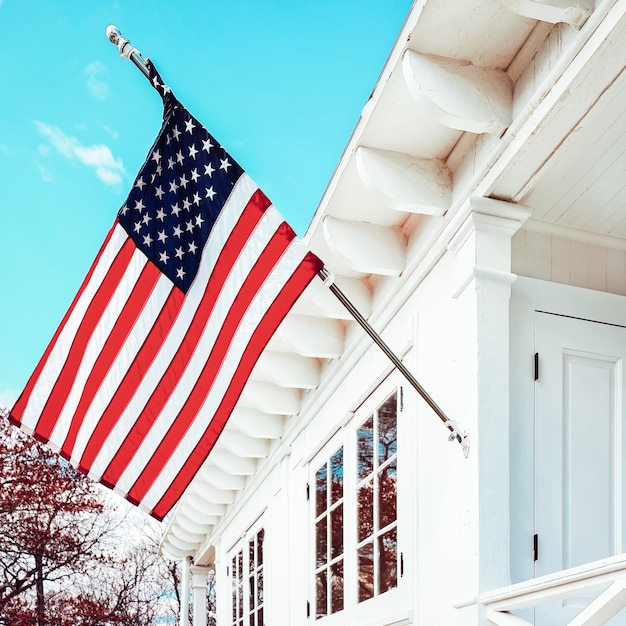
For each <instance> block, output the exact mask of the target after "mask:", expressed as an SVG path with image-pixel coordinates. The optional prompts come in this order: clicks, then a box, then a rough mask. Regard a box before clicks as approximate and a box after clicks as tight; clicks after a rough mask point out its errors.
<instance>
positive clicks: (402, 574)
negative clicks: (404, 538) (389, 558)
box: [400, 552, 404, 578]
mask: <svg viewBox="0 0 626 626" xmlns="http://www.w3.org/2000/svg"><path fill="white" fill-rule="evenodd" d="M403 576H404V552H400V578H402V577H403Z"/></svg>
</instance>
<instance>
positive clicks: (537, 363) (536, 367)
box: [535, 352, 539, 380]
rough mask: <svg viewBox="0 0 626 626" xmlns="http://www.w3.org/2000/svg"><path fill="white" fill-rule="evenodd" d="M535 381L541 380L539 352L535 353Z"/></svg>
mask: <svg viewBox="0 0 626 626" xmlns="http://www.w3.org/2000/svg"><path fill="white" fill-rule="evenodd" d="M535 380H539V352H535Z"/></svg>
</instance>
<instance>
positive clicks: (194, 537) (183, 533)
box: [170, 520, 203, 544]
mask: <svg viewBox="0 0 626 626" xmlns="http://www.w3.org/2000/svg"><path fill="white" fill-rule="evenodd" d="M170 533H173V534H174V535H175V536H176V537H178V538H179V539H181V540H182V541H186V542H187V543H190V544H196V543H198V542H200V541H201V540H202V539H203V536H202V534H201V533H194V532H190V531H188V530H186V529H184V528H183V527H182V526H181V525H180V524H179V523H178V520H176V523H175V524H172V525H171V526H170Z"/></svg>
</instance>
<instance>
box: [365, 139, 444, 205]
mask: <svg viewBox="0 0 626 626" xmlns="http://www.w3.org/2000/svg"><path fill="white" fill-rule="evenodd" d="M356 165H357V171H358V172H359V176H360V177H361V180H362V181H363V183H364V184H365V186H366V187H367V188H368V189H369V190H370V191H373V192H374V193H377V194H378V195H379V196H382V198H383V199H384V202H385V205H386V206H387V207H389V208H390V209H394V210H396V211H405V212H408V213H421V214H424V215H438V216H439V215H443V214H444V213H445V212H446V211H447V210H448V208H449V206H450V196H451V190H452V174H451V173H450V170H449V169H448V168H447V167H446V165H445V163H444V162H443V161H441V160H439V159H420V158H417V157H413V156H410V155H407V154H401V153H400V152H391V151H389V150H377V149H375V148H366V147H364V146H360V147H359V148H358V149H357V151H356Z"/></svg>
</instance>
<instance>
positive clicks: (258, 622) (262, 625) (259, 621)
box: [257, 607, 264, 626]
mask: <svg viewBox="0 0 626 626" xmlns="http://www.w3.org/2000/svg"><path fill="white" fill-rule="evenodd" d="M257 615H258V616H259V619H258V621H257V625H258V626H264V622H263V607H261V608H260V609H259V612H258V613H257Z"/></svg>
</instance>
